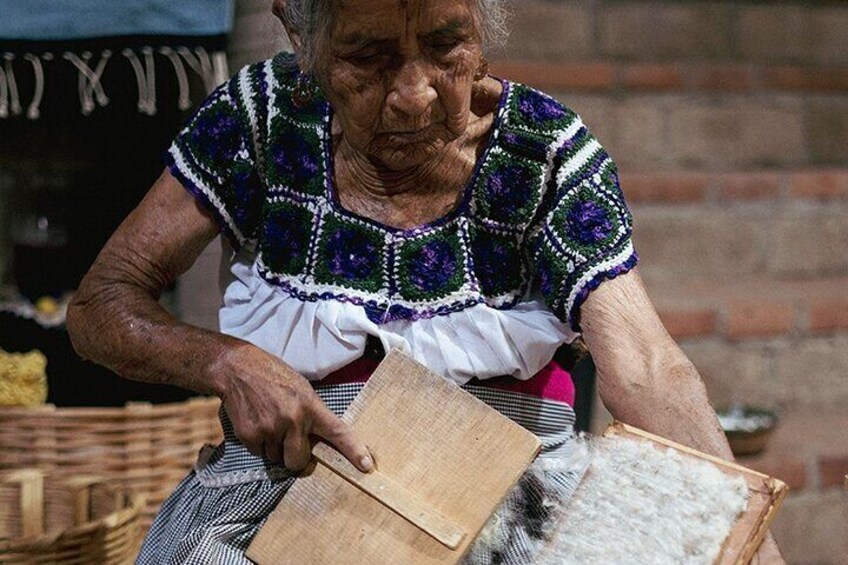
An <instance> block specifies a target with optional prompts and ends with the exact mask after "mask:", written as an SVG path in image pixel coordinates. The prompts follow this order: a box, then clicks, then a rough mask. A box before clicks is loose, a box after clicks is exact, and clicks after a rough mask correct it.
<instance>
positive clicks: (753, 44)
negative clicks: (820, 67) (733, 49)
mask: <svg viewBox="0 0 848 565" xmlns="http://www.w3.org/2000/svg"><path fill="white" fill-rule="evenodd" d="M738 18H739V22H738V24H737V25H738V36H737V39H738V47H739V50H740V52H741V54H742V55H743V56H745V57H746V58H750V59H754V60H761V61H762V60H767V61H779V60H791V61H798V62H801V61H804V60H806V59H808V58H809V56H810V52H811V48H812V37H811V33H810V31H811V26H810V11H809V10H808V9H807V8H806V7H804V6H801V5H798V3H792V4H787V5H776V6H775V5H772V4H771V3H769V4H767V5H759V6H746V5H743V6H741V7H740V8H739V10H738Z"/></svg>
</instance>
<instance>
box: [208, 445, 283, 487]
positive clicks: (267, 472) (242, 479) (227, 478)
mask: <svg viewBox="0 0 848 565" xmlns="http://www.w3.org/2000/svg"><path fill="white" fill-rule="evenodd" d="M214 453H215V447H213V446H211V445H209V444H206V445H204V446H203V448H202V449H201V450H200V455H199V456H198V457H197V463H195V465H194V471H195V473H196V474H197V480H198V481H199V482H200V484H201V485H203V486H204V487H207V488H221V487H231V486H235V485H243V484H247V483H257V482H261V481H268V480H280V479H285V478H289V477H292V478H293V477H294V476H295V475H293V474H292V473H291V472H290V471H288V470H287V469H284V468H283V467H271V468H270V469H244V470H242V471H226V472H224V473H216V472H214V471H213V470H212V469H210V468H209V459H210V458H211V457H212V455H213V454H214Z"/></svg>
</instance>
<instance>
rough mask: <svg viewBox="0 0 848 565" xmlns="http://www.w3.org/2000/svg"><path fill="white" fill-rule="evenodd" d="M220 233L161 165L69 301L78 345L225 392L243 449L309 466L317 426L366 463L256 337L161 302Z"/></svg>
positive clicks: (123, 369)
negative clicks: (204, 324) (191, 319)
mask: <svg viewBox="0 0 848 565" xmlns="http://www.w3.org/2000/svg"><path fill="white" fill-rule="evenodd" d="M217 233H218V228H217V226H216V224H215V222H214V220H213V219H212V218H211V217H209V215H207V213H206V212H205V211H203V210H202V209H201V208H200V207H199V205H198V204H197V202H196V201H195V199H194V198H193V197H192V196H191V195H190V194H189V193H188V192H187V191H186V190H184V189H183V187H182V186H181V185H180V184H179V182H178V181H177V180H176V179H174V178H173V177H172V176H171V174H170V173H169V172H167V171H166V172H165V173H163V174H162V176H161V177H160V178H159V180H158V181H157V182H156V184H155V185H154V186H153V188H152V189H151V190H150V192H149V193H148V194H147V196H146V197H145V198H144V200H143V201H142V202H141V204H140V205H139V206H138V208H136V209H135V210H134V211H133V212H132V213H131V214H130V215H129V217H127V219H126V220H125V221H124V222H123V223H122V224H121V225H120V226H119V227H118V229H117V230H116V231H115V233H114V234H113V235H112V237H111V238H110V240H109V241H108V243H107V244H106V246H105V247H104V248H103V250H102V251H101V253H100V255H99V256H98V257H97V259H96V261H95V262H94V265H92V267H91V270H90V271H89V272H88V274H87V275H86V276H85V278H84V279H83V281H82V283H81V285H80V288H79V291H78V292H77V293H76V295H75V297H74V300H73V302H72V303H71V305H70V306H69V308H68V320H67V324H68V331H69V333H70V336H71V340H72V342H73V345H74V348H75V349H76V350H77V352H78V353H79V354H80V355H81V356H83V357H87V358H90V359H92V360H94V361H96V362H98V363H100V364H103V365H105V366H107V367H109V368H110V369H112V370H114V371H115V372H116V373H118V374H120V375H122V376H124V377H126V378H129V379H134V380H139V381H145V382H151V383H167V384H172V385H177V386H180V387H183V388H187V389H190V390H194V391H196V392H199V393H205V394H214V395H217V396H219V397H220V398H221V400H222V401H223V403H224V406H225V407H226V409H227V412H228V414H229V416H230V418H231V420H232V422H233V426H234V428H235V431H236V434H237V435H238V437H239V438H240V439H241V440H242V441H243V442H244V444H245V445H246V446H247V448H248V449H249V450H250V451H251V452H253V453H255V454H257V455H266V456H267V457H268V458H269V459H271V460H272V461H275V462H277V463H285V465H286V467H287V468H289V469H292V470H299V469H302V468H303V467H305V466H306V465H307V464H308V462H309V459H310V457H311V455H310V443H309V438H308V436H309V434H316V435H318V436H321V437H322V438H324V439H326V440H327V441H329V442H330V443H332V444H333V445H334V446H336V448H337V449H339V451H341V452H342V454H344V455H345V456H346V457H347V458H348V459H349V460H350V461H351V462H352V463H353V464H354V465H356V466H357V467H358V468H359V469H361V470H363V471H367V470H369V469H370V457H369V456H368V450H367V448H366V447H365V445H364V444H363V443H362V442H360V441H359V440H358V439H357V438H356V437H355V436H354V434H353V432H352V430H351V429H350V427H349V426H347V425H346V424H344V423H343V422H342V421H341V420H339V419H338V418H337V417H336V416H335V415H334V414H333V413H332V412H331V411H330V410H329V409H328V408H327V407H326V406H325V405H324V404H323V402H321V400H320V399H319V398H318V396H317V395H316V394H315V392H314V391H313V390H312V387H311V386H310V384H309V383H308V382H307V381H306V379H304V378H303V377H302V376H301V375H299V374H297V373H296V372H295V371H293V370H292V369H291V368H290V367H288V366H287V365H285V364H284V363H283V362H281V361H280V360H279V359H277V358H275V357H273V356H272V355H270V354H269V353H267V352H265V351H263V350H261V349H259V348H257V347H255V346H253V345H252V344H250V343H247V342H245V341H243V340H240V339H237V338H234V337H231V336H226V335H223V334H220V333H216V332H211V331H207V330H203V329H200V328H196V327H194V326H190V325H188V324H184V323H182V322H180V321H178V320H177V319H175V318H174V317H173V316H171V315H170V314H169V313H168V312H166V311H165V310H164V309H163V308H162V307H161V306H160V305H159V303H158V298H159V295H160V294H161V292H162V289H164V288H165V287H166V286H167V285H168V284H170V283H171V282H172V281H173V280H175V279H176V278H177V277H178V276H179V275H180V274H182V273H184V272H185V271H186V270H187V269H188V268H189V267H190V266H191V264H192V263H193V262H194V261H195V260H196V259H197V257H198V255H199V254H200V253H201V252H202V251H203V249H204V248H205V247H206V245H208V244H209V242H210V241H211V240H212V239H213V238H214V237H215V236H216V235H217ZM210 284H214V283H210Z"/></svg>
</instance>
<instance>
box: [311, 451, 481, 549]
mask: <svg viewBox="0 0 848 565" xmlns="http://www.w3.org/2000/svg"><path fill="white" fill-rule="evenodd" d="M312 455H314V456H315V459H317V460H318V461H319V462H320V463H321V464H322V465H324V466H325V467H327V468H328V469H330V470H331V471H333V472H334V473H336V474H337V475H339V476H340V477H342V478H343V479H345V480H346V481H347V482H349V483H350V484H352V485H353V486H355V487H356V488H358V489H359V490H361V491H362V492H364V493H365V494H367V495H369V496H371V497H372V498H374V499H375V500H377V502H379V503H380V504H382V505H384V506H385V507H387V508H388V509H390V510H392V511H393V512H395V513H396V514H398V515H399V516H401V517H403V518H404V519H406V520H408V521H409V522H411V523H412V524H413V525H415V526H417V527H418V528H419V529H421V530H422V531H423V532H425V533H427V534H428V535H430V536H432V537H433V538H434V539H436V540H437V541H438V542H439V543H441V544H442V545H444V546H446V547H448V548H449V549H456V548H457V547H459V545H460V544H461V543H462V540H464V539H465V536H466V535H467V532H466V531H465V530H464V529H463V528H461V527H460V526H459V525H457V524H456V523H455V522H453V521H452V520H450V519H448V518H446V517H445V516H444V515H443V514H441V513H440V512H439V511H438V510H435V509H434V508H432V507H430V506H429V505H427V504H425V503H424V502H422V501H421V500H420V499H419V498H418V497H416V496H415V495H413V494H412V493H410V492H409V491H408V490H407V489H406V488H404V487H403V486H401V485H399V484H397V483H396V482H395V481H393V480H392V479H391V478H390V477H388V476H387V475H385V474H384V473H381V472H380V471H378V470H377V469H374V470H373V471H371V472H370V473H363V472H361V471H360V470H359V469H357V468H356V467H354V466H353V465H352V464H351V463H350V461H348V460H347V459H346V458H345V457H344V456H343V455H342V454H341V453H339V452H338V451H336V450H335V449H333V448H332V447H330V446H329V445H327V444H326V443H317V444H315V447H314V448H313V449H312Z"/></svg>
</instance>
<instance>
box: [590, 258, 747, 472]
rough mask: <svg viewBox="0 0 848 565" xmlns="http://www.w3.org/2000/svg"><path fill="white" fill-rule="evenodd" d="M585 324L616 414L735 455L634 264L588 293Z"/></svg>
mask: <svg viewBox="0 0 848 565" xmlns="http://www.w3.org/2000/svg"><path fill="white" fill-rule="evenodd" d="M580 326H581V329H582V331H583V339H584V340H585V341H586V345H587V346H588V348H589V351H590V352H591V354H592V359H593V360H594V362H595V366H596V367H597V372H598V393H599V394H600V396H601V400H603V402H604V405H605V406H606V407H607V409H609V411H610V413H611V414H612V415H613V417H615V418H616V419H618V420H621V421H623V422H626V423H628V424H631V425H633V426H636V427H639V428H642V429H644V430H646V431H649V432H652V433H655V434H657V435H660V436H663V437H665V438H668V439H670V440H672V441H676V442H678V443H682V444H684V445H688V446H689V447H692V448H694V449H697V450H699V451H703V452H705V453H709V454H711V455H715V456H718V457H721V458H722V459H727V460H732V459H733V454H732V453H731V451H730V446H729V445H728V443H727V439H726V438H725V436H724V432H722V430H721V426H720V425H719V423H718V418H717V417H716V414H715V412H714V411H713V408H712V406H711V405H710V403H709V400H708V399H707V392H706V389H705V387H704V384H703V382H702V381H701V377H700V376H699V375H698V372H697V370H696V369H695V367H694V365H692V363H691V361H689V359H688V358H687V357H686V355H685V354H684V353H683V351H682V350H681V349H680V347H679V346H678V345H677V344H676V343H675V342H674V340H673V339H672V338H671V336H670V335H669V334H668V332H667V331H666V329H665V327H664V326H663V324H662V322H661V321H660V319H659V316H658V315H657V313H656V311H655V309H654V306H653V304H652V303H651V301H650V299H649V298H648V295H647V293H646V292H645V287H644V285H643V284H642V280H641V278H640V277H639V273H638V270H637V269H633V270H632V271H630V272H629V273H627V274H625V275H621V276H619V277H616V278H615V279H612V280H609V281H606V282H604V283H603V284H601V285H600V286H599V287H598V288H597V289H596V290H594V291H593V292H592V293H591V294H589V297H588V298H587V299H586V302H584V303H583V306H582V307H581V309H580Z"/></svg>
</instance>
